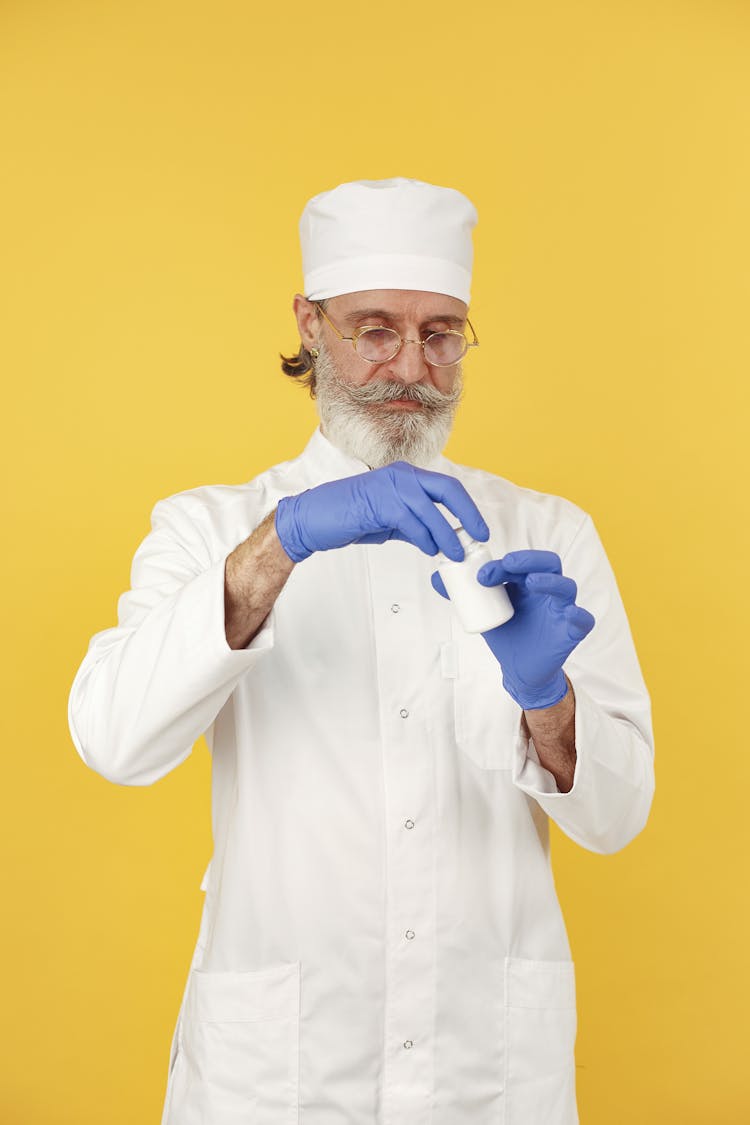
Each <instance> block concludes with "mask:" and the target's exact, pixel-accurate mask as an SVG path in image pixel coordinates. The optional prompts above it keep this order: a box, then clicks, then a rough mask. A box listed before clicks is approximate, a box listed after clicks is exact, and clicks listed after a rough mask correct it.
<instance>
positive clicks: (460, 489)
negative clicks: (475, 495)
mask: <svg viewBox="0 0 750 1125" xmlns="http://www.w3.org/2000/svg"><path fill="white" fill-rule="evenodd" d="M396 464H399V462H396ZM401 464H408V462H401ZM411 467H412V468H413V469H414V473H415V475H416V478H417V480H418V481H419V483H420V484H421V485H422V488H423V489H424V490H425V492H426V493H427V495H428V496H429V497H430V499H431V500H437V501H439V503H441V504H445V506H446V508H449V509H450V510H451V511H452V512H453V514H454V515H455V516H457V517H458V520H459V522H460V524H461V527H465V528H466V530H467V531H468V533H469V535H471V536H472V538H474V539H478V540H480V541H481V542H482V543H486V541H487V540H488V539H489V537H490V529H489V527H488V526H487V524H486V523H485V521H484V518H483V517H482V513H481V512H480V511H479V508H478V507H477V506H476V504H475V503H474V501H473V500H472V498H471V496H469V493H468V492H467V491H466V489H465V488H464V486H463V485H462V484H461V481H460V480H458V479H457V478H456V477H449V476H447V474H446V473H435V472H433V471H432V470H431V469H421V468H419V467H417V466H411ZM446 522H447V521H446ZM448 526H450V525H448Z"/></svg>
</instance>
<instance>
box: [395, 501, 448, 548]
mask: <svg viewBox="0 0 750 1125" xmlns="http://www.w3.org/2000/svg"><path fill="white" fill-rule="evenodd" d="M393 538H395V539H405V540H406V541H407V542H408V543H413V544H414V546H415V547H419V549H420V551H424V553H425V554H426V555H436V554H437V553H438V550H439V548H438V545H437V543H436V542H435V540H434V539H433V538H432V536H431V535H430V532H429V530H428V528H426V527H425V525H424V524H423V523H422V521H421V520H419V519H417V517H416V516H415V515H414V514H413V513H412V511H411V509H410V508H409V507H407V505H406V504H401V505H400V507H399V508H398V510H397V513H396V516H395V519H394V531H393ZM459 546H460V544H459Z"/></svg>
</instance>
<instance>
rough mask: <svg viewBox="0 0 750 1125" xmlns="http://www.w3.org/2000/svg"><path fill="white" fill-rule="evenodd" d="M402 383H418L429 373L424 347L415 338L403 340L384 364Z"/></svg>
mask: <svg viewBox="0 0 750 1125" xmlns="http://www.w3.org/2000/svg"><path fill="white" fill-rule="evenodd" d="M385 366H386V367H387V368H388V370H389V371H391V372H393V374H394V375H395V376H397V378H399V379H401V381H402V382H403V383H418V382H419V381H420V380H421V379H424V378H425V376H426V375H427V374H429V370H430V367H429V364H428V363H427V361H426V360H425V357H424V348H423V347H422V345H421V343H420V342H419V341H418V340H416V341H414V340H412V339H409V340H404V341H403V343H402V344H401V347H400V348H399V350H398V352H397V353H396V355H395V356H394V357H393V359H389V360H388V362H387V363H386V364H385Z"/></svg>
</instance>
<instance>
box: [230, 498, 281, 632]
mask: <svg viewBox="0 0 750 1125" xmlns="http://www.w3.org/2000/svg"><path fill="white" fill-rule="evenodd" d="M275 519H276V509H275V508H274V509H273V511H272V512H269V513H268V515H267V516H266V517H265V519H264V520H263V521H262V522H261V523H259V524H258V526H257V527H256V529H255V531H253V533H252V535H250V536H248V538H247V539H245V540H243V542H242V543H240V544H239V545H238V546H237V547H235V549H234V550H233V551H232V553H231V555H228V556H227V561H226V566H225V568H224V631H225V633H226V638H227V644H228V645H229V647H230V648H234V649H240V648H245V647H246V646H247V645H248V644H249V643H250V641H251V640H252V639H253V637H254V636H255V634H256V633H257V632H258V630H259V629H260V627H261V625H262V624H263V622H264V621H265V619H266V618H267V617H268V615H269V613H270V612H271V610H272V608H273V604H274V602H275V601H276V599H277V597H278V596H279V594H280V592H281V589H282V587H283V586H284V583H285V582H286V580H287V578H288V577H289V575H290V574H291V573H292V570H293V569H294V567H295V565H296V564H295V563H293V562H292V560H291V559H290V558H289V555H287V553H286V551H285V550H284V548H283V547H282V546H281V543H280V541H279V537H278V535H277V534H276V524H275Z"/></svg>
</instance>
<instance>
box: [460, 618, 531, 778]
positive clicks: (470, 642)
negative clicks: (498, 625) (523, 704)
mask: <svg viewBox="0 0 750 1125" xmlns="http://www.w3.org/2000/svg"><path fill="white" fill-rule="evenodd" d="M442 667H443V675H448V676H451V678H453V681H454V696H453V710H454V722H455V734H456V744H457V746H458V748H459V749H460V750H462V751H463V753H464V754H466V755H467V756H468V757H469V758H471V760H472V761H473V762H474V763H475V764H476V765H478V766H480V767H481V768H482V769H486V770H491V769H510V768H511V765H512V761H513V747H514V744H515V738H516V732H517V730H518V723H519V715H520V709H519V707H518V704H517V703H515V701H514V700H513V699H511V697H510V696H509V695H508V693H507V691H506V690H505V688H504V687H503V673H502V669H501V667H500V665H499V664H498V662H497V660H496V659H495V657H494V656H493V655H492V653H491V652H490V649H489V647H488V646H487V642H486V641H485V639H484V637H482V635H481V633H466V632H465V631H464V630H463V629H461V627H460V625H457V624H455V623H454V633H453V639H452V641H451V642H450V644H449V645H444V646H443V662H442Z"/></svg>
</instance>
